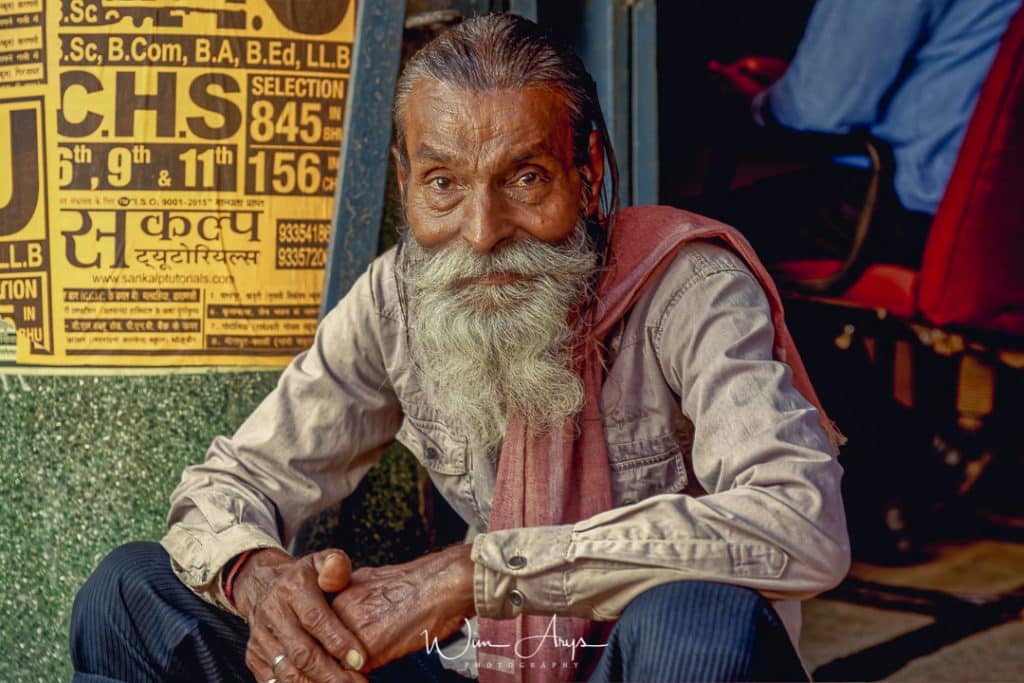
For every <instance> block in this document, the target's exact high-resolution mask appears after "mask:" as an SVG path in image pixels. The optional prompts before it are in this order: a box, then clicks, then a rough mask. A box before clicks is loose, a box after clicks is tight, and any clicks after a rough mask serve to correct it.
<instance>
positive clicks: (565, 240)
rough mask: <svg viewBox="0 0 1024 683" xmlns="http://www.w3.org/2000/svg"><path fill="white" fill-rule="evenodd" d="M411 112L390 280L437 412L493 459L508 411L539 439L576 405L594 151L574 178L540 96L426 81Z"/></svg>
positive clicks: (590, 250) (561, 124) (548, 100)
mask: <svg viewBox="0 0 1024 683" xmlns="http://www.w3.org/2000/svg"><path fill="white" fill-rule="evenodd" d="M407 106H408V109H407V114H406V142H407V144H408V152H409V157H410V168H409V170H408V172H407V173H406V172H403V171H402V170H401V168H400V172H399V182H400V184H401V186H402V188H403V193H404V197H405V202H406V218H407V220H408V223H409V227H410V230H411V232H412V234H413V237H414V239H412V240H410V241H409V243H408V244H407V248H406V249H405V251H404V252H403V259H402V261H401V262H400V263H399V264H398V270H397V274H398V276H399V278H400V279H401V280H402V281H403V282H404V284H405V287H406V292H407V294H408V302H409V311H410V333H411V338H412V340H413V344H414V346H415V349H416V353H417V356H418V365H419V366H420V367H421V368H422V369H423V371H424V374H425V378H426V380H427V382H428V383H429V384H430V385H431V386H432V387H433V389H434V390H435V391H436V393H437V396H438V405H439V407H440V409H441V410H443V412H444V413H445V414H446V415H447V416H448V419H449V420H450V421H451V423H452V425H454V426H456V427H458V429H459V432H460V434H462V435H463V436H465V437H466V438H468V439H469V441H470V442H471V443H473V444H474V445H477V446H481V447H484V448H485V449H487V450H489V451H493V449H494V448H496V446H497V444H499V443H500V442H501V439H502V436H503V435H504V432H505V420H506V417H507V415H508V414H509V413H510V411H518V412H520V413H521V414H523V415H525V416H527V417H528V418H529V419H530V422H531V424H533V425H534V427H535V428H538V429H540V428H547V427H555V426H560V425H561V424H563V423H564V421H565V420H567V419H569V418H571V417H573V416H574V415H576V413H577V412H578V410H579V408H580V406H581V405H582V402H583V389H582V384H581V383H580V380H579V377H577V376H576V374H575V372H574V370H573V363H572V360H573V359H572V350H573V336H572V335H573V330H572V329H571V328H570V326H569V325H568V324H567V322H568V321H569V319H570V313H571V311H572V309H573V306H574V305H575V304H577V303H578V302H581V301H582V300H583V299H581V297H582V296H583V295H584V294H585V293H586V292H587V287H588V284H589V283H591V282H592V278H593V275H594V273H595V270H596V268H597V263H598V255H597V253H596V251H595V250H594V247H593V244H592V242H591V240H590V238H589V235H588V232H587V226H586V221H584V220H583V218H584V217H585V216H588V215H592V214H593V213H594V211H595V210H596V205H597V200H596V199H595V198H593V197H585V195H587V194H588V193H583V192H581V191H582V189H583V178H584V177H585V178H586V179H587V180H588V181H589V182H590V183H592V185H593V186H594V187H599V184H600V179H601V173H600V168H601V167H600V163H601V154H602V150H601V147H600V145H599V143H598V141H597V140H598V136H597V135H596V134H594V135H592V136H591V144H590V149H589V150H588V151H589V152H590V153H591V154H590V156H591V161H590V163H588V164H587V165H585V167H584V168H582V169H578V168H576V166H575V164H574V163H573V148H572V131H571V130H570V126H569V123H568V116H567V115H566V111H565V107H564V104H563V103H562V100H561V97H560V96H559V95H557V94H556V93H553V92H551V91H548V90H541V89H529V90H524V91H520V92H495V93H486V94H482V95H476V94H472V93H468V92H465V91H462V90H457V89H452V88H450V87H448V86H444V85H440V84H438V83H436V82H434V81H430V80H424V81H421V82H420V83H419V84H417V85H416V86H414V87H413V90H412V92H411V93H410V97H409V100H408V105H407ZM595 158H596V159H597V161H596V162H595V161H594V160H593V159H595ZM400 166H401V165H400ZM581 176H582V177H581ZM592 194H596V193H592Z"/></svg>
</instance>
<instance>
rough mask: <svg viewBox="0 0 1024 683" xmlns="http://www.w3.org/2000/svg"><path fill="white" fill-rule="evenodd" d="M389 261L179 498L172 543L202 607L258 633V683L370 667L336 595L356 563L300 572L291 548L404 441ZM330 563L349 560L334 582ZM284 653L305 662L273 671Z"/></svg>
mask: <svg viewBox="0 0 1024 683" xmlns="http://www.w3.org/2000/svg"><path fill="white" fill-rule="evenodd" d="M391 258H393V257H392V256H391V255H387V256H385V257H382V258H381V259H379V260H378V261H377V262H375V263H374V265H373V266H371V268H370V270H369V271H368V272H367V273H366V274H364V275H363V276H362V277H361V278H360V279H359V280H358V281H357V282H356V284H355V285H354V286H353V288H352V290H351V291H350V292H349V293H348V295H346V297H345V298H344V299H343V300H342V301H341V302H340V303H339V304H338V306H337V307H336V308H335V309H334V310H333V311H332V312H331V313H330V314H329V315H328V316H327V317H326V318H325V320H324V321H323V322H322V323H321V325H320V327H319V329H318V330H317V334H316V337H315V341H314V343H313V346H312V348H310V349H309V350H308V351H306V352H304V353H303V354H300V355H299V356H298V357H297V358H296V359H295V360H294V361H293V362H292V363H291V365H289V367H288V368H287V369H286V370H285V371H284V372H283V373H282V375H281V378H280V380H279V382H278V385H277V387H276V388H275V390H274V391H273V392H272V393H271V394H270V395H269V396H268V397H267V398H266V399H265V400H264V401H263V403H261V404H260V406H259V407H258V408H257V409H256V410H255V411H254V412H253V413H252V415H250V416H249V418H248V419H247V420H246V421H245V422H244V424H243V425H242V426H241V427H240V428H239V429H238V431H237V432H236V433H235V435H234V436H232V437H231V438H225V437H218V438H217V439H216V440H215V441H214V443H213V445H212V446H211V447H210V449H209V451H208V452H207V457H206V460H205V462H203V463H202V464H199V465H195V466H193V467H190V468H188V469H186V471H185V472H184V474H183V475H182V479H181V483H180V484H179V485H178V487H177V489H176V490H175V491H174V493H173V494H172V498H171V502H172V507H171V511H170V514H169V519H168V524H169V526H170V528H169V530H168V532H167V535H166V536H165V537H164V539H163V541H162V543H163V545H164V546H165V547H166V548H167V550H168V552H169V554H170V555H171V564H172V568H173V569H174V571H175V573H176V574H177V575H178V577H179V578H180V579H181V580H182V581H183V583H185V584H186V585H188V586H189V587H190V588H192V589H193V590H194V591H195V592H196V593H197V594H198V595H199V596H200V597H202V598H204V599H205V600H207V601H209V602H212V603H214V604H216V605H218V606H220V607H222V608H223V609H225V610H228V611H230V612H233V613H235V614H239V615H240V616H242V617H244V618H246V619H247V620H248V621H249V623H250V630H251V634H252V635H251V638H250V643H249V651H248V654H247V663H249V665H250V668H251V669H252V670H253V673H254V674H256V675H257V676H258V677H263V678H269V677H270V676H268V675H266V674H267V673H268V672H270V673H274V674H282V673H287V672H289V670H290V668H291V667H297V668H300V669H301V670H302V671H303V673H304V674H305V675H306V676H307V677H309V678H311V679H313V680H335V679H337V680H349V679H351V674H344V675H343V674H342V673H341V669H340V668H339V666H340V665H339V662H346V664H347V665H348V666H350V667H351V668H360V666H361V665H362V660H365V658H366V655H365V654H364V652H365V648H364V647H363V646H362V644H361V643H360V642H359V640H358V637H357V636H356V635H353V634H352V633H351V632H350V631H348V630H347V629H346V628H345V627H344V625H343V624H342V622H341V621H340V620H339V618H338V617H337V616H336V615H335V614H334V612H333V611H332V610H331V609H330V606H329V605H328V603H327V600H326V597H325V595H324V592H325V591H331V592H334V591H337V590H341V589H342V588H343V587H345V586H346V585H347V582H348V579H349V571H350V570H349V569H348V559H347V557H346V556H345V554H344V552H342V551H340V550H334V551H327V552H323V553H319V554H317V555H316V556H311V557H308V558H303V559H301V560H297V559H296V558H293V557H291V556H290V555H289V554H288V553H287V552H286V551H285V550H284V548H285V547H286V546H287V545H288V543H290V541H291V540H292V539H293V538H294V537H295V534H296V533H297V532H298V530H299V528H300V526H301V524H302V523H303V522H304V520H306V519H307V518H308V517H310V516H311V515H313V514H315V513H316V512H318V511H320V510H322V509H323V508H325V507H327V506H328V505H331V504H332V503H334V502H336V501H339V500H341V499H343V498H345V497H346V496H347V495H349V494H350V493H351V492H352V491H353V490H354V489H355V487H356V486H357V484H358V483H359V481H360V480H361V478H362V477H363V476H364V475H365V473H366V471H367V470H368V469H369V468H370V467H371V466H372V465H373V464H374V463H375V462H376V461H377V460H378V459H379V457H380V455H381V454H382V453H383V451H384V449H385V448H386V447H387V446H388V445H389V444H390V443H391V442H392V441H393V439H394V434H395V432H396V431H397V429H398V426H399V423H400V420H401V408H400V406H399V403H398V400H397V397H396V396H395V394H394V391H393V389H392V388H391V383H390V380H389V377H388V373H387V371H386V368H385V362H384V358H383V356H382V335H386V334H394V333H395V329H394V328H395V326H394V325H391V324H386V322H387V321H384V316H383V314H382V307H381V301H380V300H381V294H382V291H381V290H382V284H381V283H385V282H387V275H386V274H382V270H383V271H386V272H389V268H388V265H389V259H391ZM385 328H386V331H385ZM250 550H254V551H255V552H253V553H251V554H250V555H249V556H248V557H247V559H246V560H245V562H244V564H241V565H240V566H239V568H238V571H237V573H236V574H235V575H234V576H232V583H233V590H232V592H233V598H234V600H233V601H232V600H229V599H228V598H227V596H226V595H225V593H224V581H223V580H224V578H225V576H224V567H225V565H227V564H228V563H229V562H231V561H232V560H233V559H234V558H237V557H239V556H240V555H243V554H244V553H245V552H246V551H250ZM332 553H333V554H337V555H338V558H335V559H334V560H332V562H331V563H327V564H331V565H332V566H333V569H329V568H328V567H327V564H325V563H326V562H327V556H328V555H330V554H332ZM339 562H340V564H339ZM318 563H320V564H318ZM325 572H326V574H325ZM270 624H275V625H274V626H272V627H270V628H264V627H267V626H268V625H270ZM267 633H279V634H287V635H281V636H280V637H275V638H270V637H269V636H268V635H267ZM303 633H305V635H303ZM314 639H315V640H314ZM268 641H269V642H268ZM352 650H355V652H356V654H355V655H351V651H352ZM303 652H305V653H309V652H312V653H313V654H311V655H307V656H305V657H300V656H299V654H300V653H303ZM285 653H289V654H294V656H291V657H289V661H288V662H287V663H282V664H279V666H278V668H277V669H276V671H270V669H269V668H268V667H269V665H270V663H272V661H273V659H274V658H275V657H276V656H277V655H278V654H285ZM299 659H304V660H305V661H296V660H299ZM353 662H355V664H358V665H359V666H355V665H354V664H353ZM300 665H301V666H300ZM345 676H349V678H345ZM354 680H358V679H354Z"/></svg>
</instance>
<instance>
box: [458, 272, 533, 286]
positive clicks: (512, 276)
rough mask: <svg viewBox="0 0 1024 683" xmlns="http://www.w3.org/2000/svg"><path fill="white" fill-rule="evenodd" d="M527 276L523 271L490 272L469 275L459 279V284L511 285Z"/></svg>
mask: <svg viewBox="0 0 1024 683" xmlns="http://www.w3.org/2000/svg"><path fill="white" fill-rule="evenodd" d="M525 277H526V276H525V275H523V274H522V273H490V274H488V275H481V276H479V277H467V278H463V279H461V280H459V286H460V287H465V286H468V285H482V286H485V287H487V286H491V287H494V286H501V285H510V284H512V283H515V282H519V281H520V280H522V279H524V278H525Z"/></svg>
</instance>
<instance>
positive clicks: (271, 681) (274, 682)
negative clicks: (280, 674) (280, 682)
mask: <svg viewBox="0 0 1024 683" xmlns="http://www.w3.org/2000/svg"><path fill="white" fill-rule="evenodd" d="M267 683H277V679H276V678H268V679H267Z"/></svg>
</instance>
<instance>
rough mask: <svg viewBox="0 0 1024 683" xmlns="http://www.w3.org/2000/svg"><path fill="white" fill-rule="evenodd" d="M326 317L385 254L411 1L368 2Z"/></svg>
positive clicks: (348, 120) (360, 27) (363, 3)
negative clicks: (387, 193) (395, 116)
mask: <svg viewBox="0 0 1024 683" xmlns="http://www.w3.org/2000/svg"><path fill="white" fill-rule="evenodd" d="M356 12H357V15H356V36H355V46H354V50H353V57H352V71H351V75H350V77H349V89H348V99H347V101H346V103H345V121H344V126H343V130H344V136H345V138H344V142H343V143H342V151H341V160H340V163H339V165H338V185H337V189H336V190H335V193H334V222H333V225H332V229H331V239H330V243H329V244H328V247H327V267H326V270H325V271H324V291H323V297H322V299H321V302H320V317H321V318H322V317H323V316H324V315H326V314H327V312H328V311H330V310H331V309H332V308H333V307H334V305H335V304H336V303H338V300H339V299H341V297H342V296H344V294H345V292H347V291H348V290H349V288H350V287H351V286H352V284H353V283H354V282H355V281H356V278H358V277H359V275H360V274H361V273H362V272H363V270H364V269H365V268H366V264H368V263H369V262H370V261H371V260H372V259H373V258H374V257H375V256H376V255H377V244H378V242H379V239H380V221H381V214H382V212H383V209H384V187H385V180H386V178H385V174H386V173H387V168H388V163H387V161H388V158H387V157H388V144H389V143H390V140H391V100H392V95H393V94H394V91H395V83H396V81H397V80H398V63H399V60H400V58H401V53H402V50H401V45H402V26H403V24H404V22H405V0H360V2H359V4H358V7H357V9H356Z"/></svg>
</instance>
